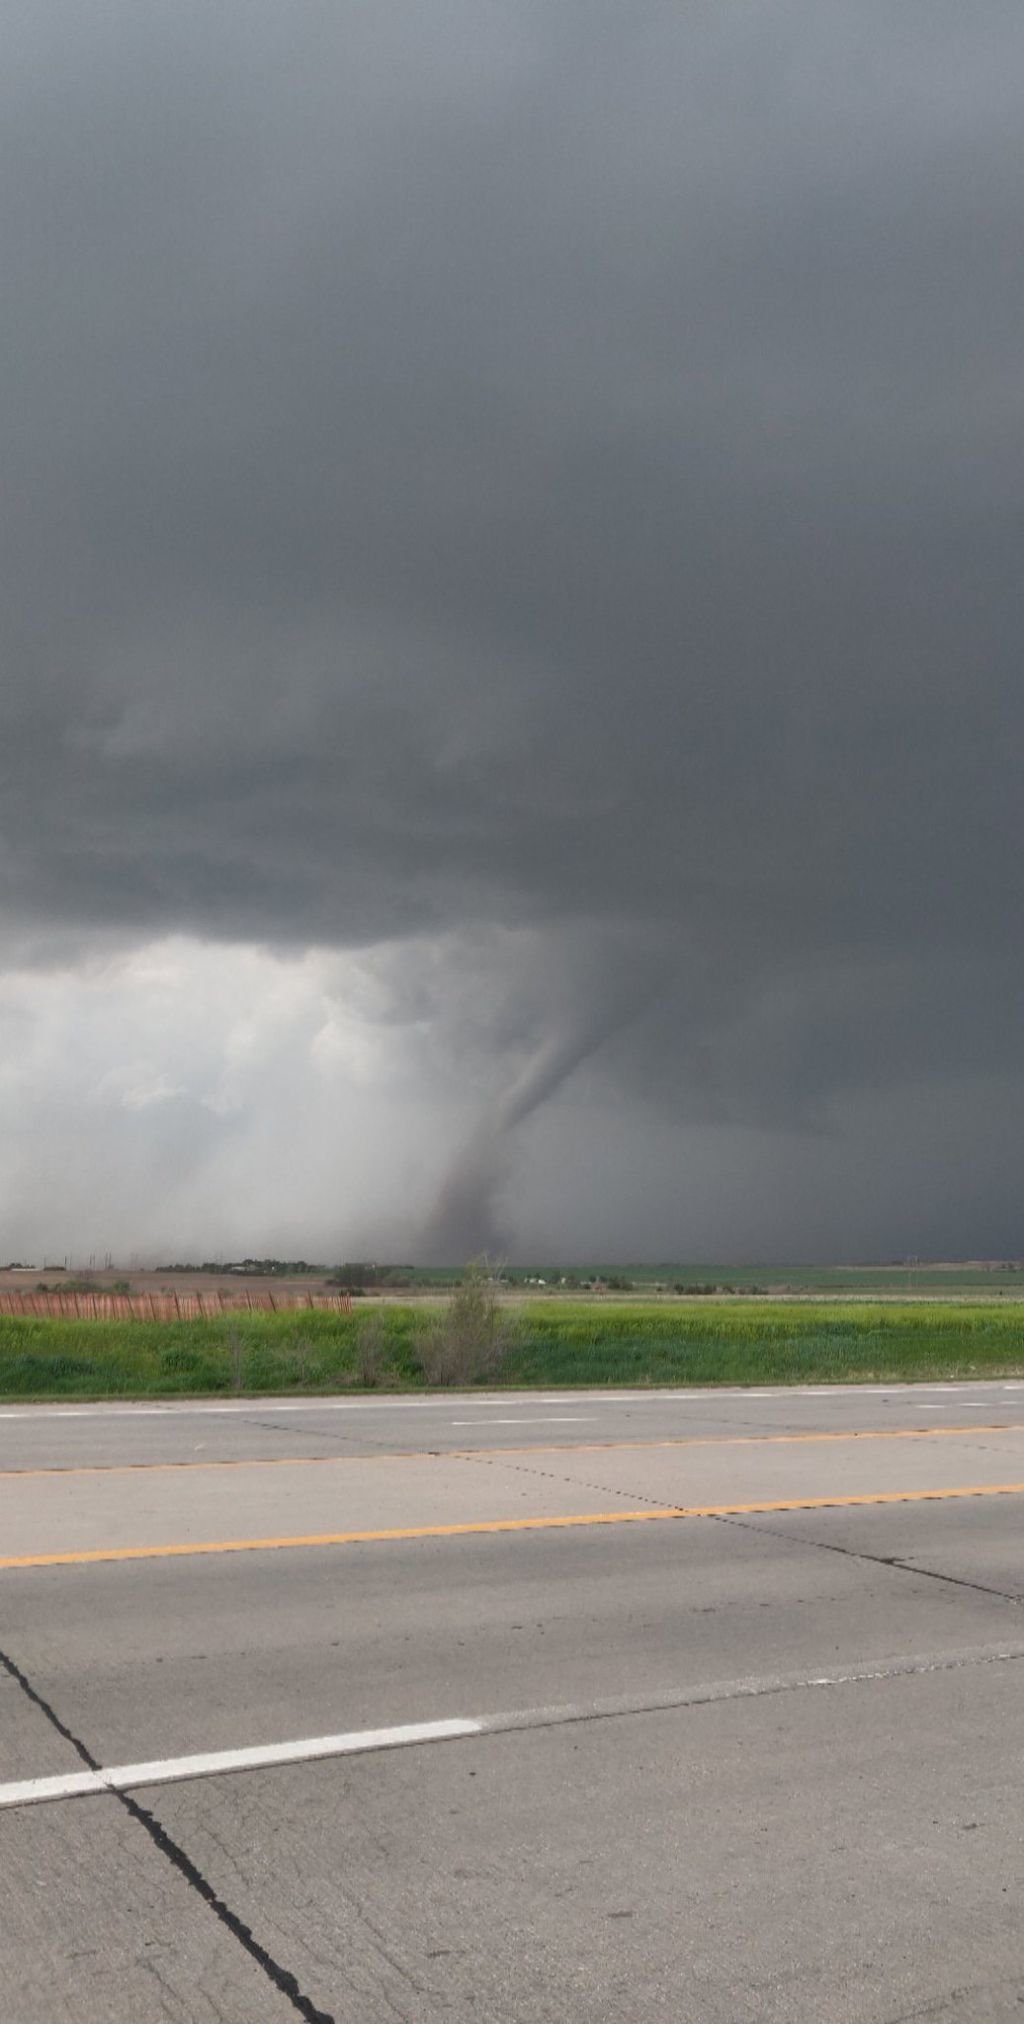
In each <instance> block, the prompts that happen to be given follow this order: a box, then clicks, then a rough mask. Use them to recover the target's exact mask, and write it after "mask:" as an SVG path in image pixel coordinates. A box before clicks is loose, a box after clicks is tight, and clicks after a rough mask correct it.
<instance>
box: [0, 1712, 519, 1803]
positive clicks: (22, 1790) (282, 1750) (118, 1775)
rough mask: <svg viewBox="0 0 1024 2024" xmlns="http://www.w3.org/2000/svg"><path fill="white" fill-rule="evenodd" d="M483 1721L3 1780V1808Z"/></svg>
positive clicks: (415, 1738) (306, 1758) (405, 1740)
mask: <svg viewBox="0 0 1024 2024" xmlns="http://www.w3.org/2000/svg"><path fill="white" fill-rule="evenodd" d="M482 1729H483V1723H482V1722H476V1721H468V1720H466V1721H464V1720H461V1719H460V1720H457V1721H448V1722H404V1723H402V1724H400V1725H399V1726H398V1727H397V1728H393V1729H350V1730H349V1731H348V1732H347V1733H346V1734H344V1735H340V1736H307V1737H304V1738H302V1739H301V1740H300V1741H298V1742H295V1743H266V1744H258V1745H257V1746H256V1747H255V1748H254V1749H249V1750H208V1751H205V1752H204V1753H203V1754H202V1755H200V1756H197V1757H158V1758H155V1759H154V1760H153V1762H152V1763H149V1764H114V1765H112V1766H109V1767H108V1768H107V1769H106V1770H98V1771H72V1772H70V1773H68V1774H67V1775H66V1776H64V1777H56V1778H23V1779H21V1780H18V1781H16V1782H14V1783H12V1784H8V1785H0V1807H5V1806H37V1805H40V1804H41V1803H42V1802H44V1801H45V1800H48V1799H81V1798H83V1797H85V1796H86V1795H87V1794H89V1793H95V1792H127V1791H129V1790H130V1789H131V1788H133V1787H135V1786H140V1785H172V1784H176V1783H178V1782H179V1781H180V1780H181V1779H183V1778H215V1777H217V1776H218V1775H220V1774H222V1773H223V1772H226V1771H265V1770H269V1769H271V1768H272V1767H273V1766H274V1765H277V1764H310V1763H312V1762H314V1760H315V1759H317V1758H319V1757H355V1756H359V1755H360V1754H361V1753H363V1752H365V1751H367V1750H398V1749H401V1748H402V1746H403V1745H405V1744H409V1743H450V1742H452V1741H453V1740H454V1738H455V1737H457V1736H479V1735H480V1733H481V1731H482Z"/></svg>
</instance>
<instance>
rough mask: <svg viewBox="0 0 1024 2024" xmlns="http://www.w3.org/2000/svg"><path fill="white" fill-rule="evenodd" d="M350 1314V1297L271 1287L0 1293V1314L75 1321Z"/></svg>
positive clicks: (182, 1319)
mask: <svg viewBox="0 0 1024 2024" xmlns="http://www.w3.org/2000/svg"><path fill="white" fill-rule="evenodd" d="M300 1307H301V1308H313V1309H315V1310H321V1309H326V1310H327V1312H328V1313H332V1314H351V1312H352V1296H351V1294H350V1293H292V1292H286V1291H284V1290H283V1289H279V1290H278V1291H277V1292H276V1293H273V1292H271V1291H270V1289H269V1287H268V1288H267V1289H266V1290H265V1291H264V1290H263V1289H262V1288H260V1289H259V1290H257V1291H253V1290H251V1289H250V1288H248V1287H247V1288H246V1289H245V1290H244V1291H243V1290H242V1288H241V1287H239V1288H238V1290H237V1291H236V1290H235V1288H234V1287H232V1288H231V1289H230V1290H228V1291H224V1292H216V1293H166V1292H163V1293H104V1292H102V1291H97V1292H95V1293H70V1292H68V1293H27V1292H26V1293H22V1292H21V1291H20V1289H19V1290H18V1291H15V1292H13V1293H11V1292H7V1291H6V1290H5V1291H0V1314H35V1315H40V1316H47V1317H52V1318H53V1319H55V1320H72V1321H209V1320H211V1319H213V1318H214V1317H215V1316H217V1315H218V1314H288V1313H291V1312H292V1310H293V1309H295V1308H300Z"/></svg>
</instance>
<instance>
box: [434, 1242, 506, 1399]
mask: <svg viewBox="0 0 1024 2024" xmlns="http://www.w3.org/2000/svg"><path fill="white" fill-rule="evenodd" d="M515 1333H516V1328H515V1322H514V1320H513V1319H512V1317H511V1316H510V1315H509V1314H507V1313H506V1311H505V1310H504V1309H503V1308H502V1306H501V1303H500V1301H499V1299H498V1294H497V1291H496V1289H495V1283H494V1278H493V1276H492V1274H491V1271H490V1269H489V1267H488V1265H487V1262H486V1260H477V1261H476V1262H475V1263H473V1264H472V1265H468V1266H467V1268H466V1274H465V1277H464V1278H463V1280H462V1281H461V1283H460V1284H459V1285H458V1286H457V1287H456V1288H455V1291H454V1293H453V1294H452V1296H451V1299H450V1300H448V1301H446V1303H445V1305H444V1307H443V1308H442V1309H441V1311H440V1313H437V1314H432V1315H430V1316H428V1317H425V1318H424V1319H423V1320H422V1321H421V1323H420V1325H419V1327H418V1329H417V1331H416V1338H415V1347H416V1355H417V1359H418V1362H419V1364H420V1368H421V1369H422V1371H423V1375H424V1377H425V1378H426V1380H427V1383H428V1384H437V1385H448V1384H463V1385H464V1384H479V1383H481V1382H486V1381H487V1380H488V1379H494V1378H496V1377H498V1376H499V1375H500V1373H501V1370H502V1366H503V1365H504V1363H505V1361H506V1358H507V1356H508V1354H509V1351H510V1349H511V1348H512V1345H513V1342H514V1340H515Z"/></svg>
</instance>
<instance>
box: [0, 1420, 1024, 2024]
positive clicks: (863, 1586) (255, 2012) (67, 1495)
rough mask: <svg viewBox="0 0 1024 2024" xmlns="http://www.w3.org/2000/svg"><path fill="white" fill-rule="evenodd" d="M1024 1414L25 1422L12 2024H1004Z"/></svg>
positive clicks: (5, 1603) (13, 1620) (6, 1489)
mask: <svg viewBox="0 0 1024 2024" xmlns="http://www.w3.org/2000/svg"><path fill="white" fill-rule="evenodd" d="M1022 1604H1024V1384H1021V1383H1017V1384H1013V1383H1006V1384H958V1385H947V1386H919V1387H913V1388H901V1387H857V1388H850V1389H844V1390H837V1389H833V1388H821V1389H814V1390H802V1391H793V1390H775V1391H772V1390H756V1389H755V1390H744V1391H730V1392H705V1393H699V1392H688V1393H687V1392H682V1393H660V1392H657V1393H654V1392H649V1393H615V1394H613V1393H609V1392H602V1393H598V1394H594V1393H582V1392H573V1393H555V1392H552V1393H549V1394H547V1393H546V1394H541V1393H536V1392H534V1393H530V1394H510V1393H507V1392H506V1393H501V1394H498V1395H491V1396H487V1395H484V1394H479V1393H477V1394H473V1395H472V1396H471V1397H465V1396H462V1395H458V1394H452V1395H448V1396H441V1397H438V1396H435V1397H432V1398H430V1399H429V1400H425V1399H409V1398H402V1399H390V1398H380V1399H372V1400H363V1399H359V1400H355V1399H338V1400H315V1401H299V1400H259V1401H251V1400H238V1401H230V1402H219V1403H217V1404H210V1405H186V1406H163V1405H160V1406H156V1405H147V1406H139V1407H130V1406H57V1407H24V1408H14V1407H12V1408H3V1409H0V1879H2V1889H0V2017H2V2019H3V2024H55V2020H65V2019H66V2020H73V2024H120V2020H122V2019H123V2020H131V2024H149V2020H151V2019H152V2020H157V2019H160V2020H166V2019H170V2020H175V2024H271V2020H275V2024H287V2020H289V2019H291V2020H294V2019H295V2018H296V2017H301V2018H305V2019H307V2020H318V2019H319V2020H324V2019H327V2020H335V2024H342V2020H345V2024H395V2020H407V2024H421V2020H422V2024H434V2020H454V2024H461V2020H473V2024H520V2020H521V2024H540V2020H545V2024H548V2020H550V2024H576V2020H581V2024H582V2020H588V2024H645V2020H647V2019H670V2020H673V2024H747V2020H749V2024H755V2020H757V2024H761V2020H765V2024H770V2020H782V2019H785V2020H801V2024H803V2020H807V2024H829V2020H839V2019H842V2020H847V2024H903V2020H910V2019H915V2020H916V2019H921V2020H945V2024H952V2020H967V2024H972V2020H978V2024H981V2020H985V2024H992V2020H1002V2019H1014V2020H1018V2024H1024V1902H1022V1898H1024V1608H1022Z"/></svg>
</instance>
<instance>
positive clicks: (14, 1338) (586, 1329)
mask: <svg viewBox="0 0 1024 2024" xmlns="http://www.w3.org/2000/svg"><path fill="white" fill-rule="evenodd" d="M512 1315H513V1327H512V1331H511V1336H510V1340H509V1341H508V1343H507V1344H506V1346H505V1349H504V1352H503V1355H502V1359H501V1362H500V1367H499V1368H498V1369H497V1371H491V1372H489V1373H487V1374H486V1382H487V1383H489V1384H494V1383H498V1384H506V1385H541V1386H551V1385H554V1386H559V1387H562V1386H568V1385H584V1384H598V1385H667V1384H671V1385H678V1384H700V1385H709V1384H767V1383H775V1384H778V1383H802V1382H824V1383H828V1382H837V1383H838V1382H841V1381H844V1380H845V1381H850V1380H868V1379H876V1380H877V1379H886V1380H907V1379H914V1378H942V1377H962V1376H1003V1375H1006V1376H1014V1375H1024V1307H1020V1306H1017V1305H1016V1304H1013V1305H1010V1304H1009V1303H1007V1305H1005V1306H1004V1305H1003V1304H1002V1303H999V1304H996V1303H990V1304H986V1305H980V1304H976V1305H962V1304H959V1303H957V1304H955V1305H953V1304H950V1305H942V1304H940V1303H934V1304H928V1305H925V1304H923V1303H922V1304H915V1305H912V1306H909V1305H908V1306H901V1305H896V1304H893V1303H886V1302H878V1303H877V1304H872V1305H868V1304H866V1303H863V1302H856V1303H853V1304H850V1305H845V1304H843V1303H841V1302H837V1301H832V1302H813V1303H812V1302H810V1301H808V1300H806V1299H805V1300H800V1301H799V1302H794V1303H793V1304H792V1305H790V1304H787V1303H785V1302H782V1301H779V1300H772V1301H764V1302H761V1301H758V1300H756V1299H753V1298H748V1299H745V1300H743V1301H739V1302H719V1301H712V1300H701V1301H699V1302H696V1301H693V1302H678V1303H667V1302H664V1301H660V1302H646V1303H645V1302H644V1301H643V1300H642V1299H640V1300H636V1301H628V1302H627V1301H621V1302H616V1303H614V1304H611V1303H609V1304H607V1305H602V1304H600V1303H594V1302H586V1303H585V1302H582V1301H580V1302H574V1301H570V1300H567V1299H565V1298H562V1299H559V1300H550V1301H549V1300H544V1299H541V1298H533V1299H531V1300H529V1301H526V1302H524V1303H523V1304H522V1306H521V1307H520V1308H518V1309H517V1310H512ZM423 1324H424V1317H423V1314H422V1311H419V1312H418V1311H417V1309H416V1308H415V1307H410V1306H401V1305H398V1304H395V1305H390V1304H389V1305H386V1306H384V1305H382V1306H377V1305H375V1304H374V1305H371V1304H370V1303H367V1305H366V1306H365V1307H363V1308H361V1309H360V1308H359V1307H358V1306H357V1309H356V1312H355V1313H353V1314H351V1315H343V1314H333V1313H315V1312H314V1313H309V1312H302V1311H299V1312H293V1313H288V1314H266V1313H263V1314H251V1315H247V1314H234V1315H225V1316H223V1317H219V1318H217V1319H215V1320H208V1321H202V1322H182V1323H161V1322H156V1323H151V1322H141V1321H115V1322H104V1321H70V1320H68V1321H64V1320H59V1321H58V1320H53V1319H46V1320H35V1319H22V1318H13V1317H0V1396H2V1397H3V1398H6V1399H8V1400H11V1399H39V1398H143V1397H145V1398H149V1397H175V1396H177V1397H182V1396H190V1395H191V1396H196V1395H205V1394H216V1393H220V1394H231V1393H232V1392H237V1393H243V1392H244V1393H260V1392H278V1391H296V1392H318V1391H337V1390H343V1389H346V1388H348V1387H352V1388H367V1389H368V1388H372V1387H373V1386H375V1385H379V1386H381V1387H382V1388H388V1389H414V1388H416V1389H418V1388H422V1387H423V1386H424V1385H425V1384H426V1383H427V1376H426V1371H425V1369H424V1361H425V1358H424V1350H423V1338H422V1330H423ZM426 1361H427V1362H429V1358H427V1359H426ZM480 1381H484V1376H483V1374H481V1378H480Z"/></svg>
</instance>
